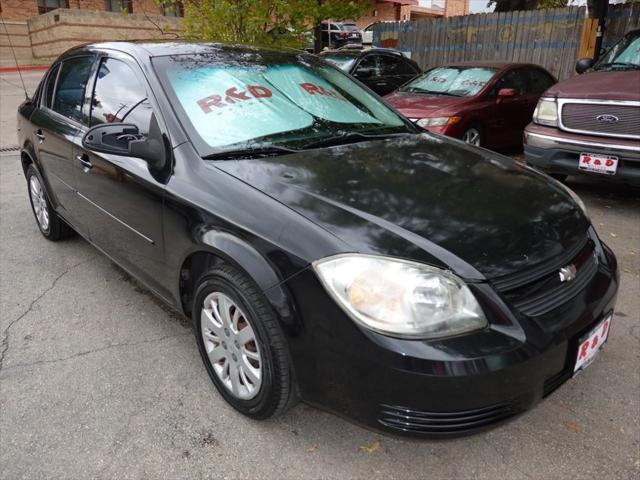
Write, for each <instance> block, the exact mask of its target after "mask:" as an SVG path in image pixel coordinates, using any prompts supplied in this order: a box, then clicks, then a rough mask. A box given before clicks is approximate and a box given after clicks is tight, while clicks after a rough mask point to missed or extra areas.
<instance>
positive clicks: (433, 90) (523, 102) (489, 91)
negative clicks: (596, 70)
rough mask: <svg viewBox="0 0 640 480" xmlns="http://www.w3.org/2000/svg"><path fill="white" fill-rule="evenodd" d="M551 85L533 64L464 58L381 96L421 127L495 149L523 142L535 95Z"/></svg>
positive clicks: (545, 72)
mask: <svg viewBox="0 0 640 480" xmlns="http://www.w3.org/2000/svg"><path fill="white" fill-rule="evenodd" d="M554 83H556V79H555V78H554V77H553V75H551V74H550V73H549V72H547V71H546V70H545V69H543V68H542V67H540V66H538V65H531V64H523V63H499V62H464V63H455V64H451V65H444V66H441V67H436V68H433V69H431V70H429V71H427V72H425V73H424V74H422V75H420V76H419V77H416V78H415V79H414V80H412V81H410V82H409V83H407V84H405V85H404V86H402V87H401V88H400V89H399V90H396V91H395V92H394V93H392V94H390V95H388V96H387V97H385V100H386V101H387V102H388V103H389V104H391V105H392V106H394V107H395V108H396V109H398V110H399V111H400V112H402V113H403V114H404V115H405V116H406V117H408V118H410V119H411V120H412V121H413V122H415V123H416V124H417V125H419V126H420V127H422V128H424V129H425V130H429V131H431V132H436V133H440V134H443V135H448V136H451V137H456V138H460V139H462V140H464V141H465V142H467V143H471V144H473V145H477V146H483V147H488V148H494V149H495V148H504V147H511V146H516V145H521V144H522V132H523V130H524V128H525V127H526V126H527V124H528V123H529V122H530V121H531V116H532V115H533V110H534V109H535V107H536V103H537V102H538V98H539V97H540V95H541V94H542V92H544V91H545V90H546V89H547V88H549V87H550V86H551V85H553V84H554Z"/></svg>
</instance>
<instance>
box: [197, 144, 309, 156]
mask: <svg viewBox="0 0 640 480" xmlns="http://www.w3.org/2000/svg"><path fill="white" fill-rule="evenodd" d="M298 151H299V150H298V149H296V148H289V147H279V146H277V145H270V146H268V147H253V148H241V149H238V150H224V151H222V152H216V153H212V154H210V155H205V156H204V157H202V158H204V159H205V160H219V159H224V160H234V159H238V158H258V157H277V156H279V155H286V154H288V153H295V152H298Z"/></svg>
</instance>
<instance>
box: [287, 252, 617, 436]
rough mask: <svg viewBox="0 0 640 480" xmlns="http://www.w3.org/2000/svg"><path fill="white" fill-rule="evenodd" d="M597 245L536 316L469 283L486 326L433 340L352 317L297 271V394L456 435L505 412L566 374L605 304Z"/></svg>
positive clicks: (607, 272)
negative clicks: (566, 288)
mask: <svg viewBox="0 0 640 480" xmlns="http://www.w3.org/2000/svg"><path fill="white" fill-rule="evenodd" d="M605 251H606V253H605V255H606V256H607V257H608V259H607V262H606V264H602V265H600V266H599V267H598V272H597V273H596V274H595V276H594V277H593V279H592V280H591V282H590V283H589V284H588V285H587V286H586V287H585V289H584V290H583V291H581V292H580V293H579V294H578V295H576V296H575V297H574V298H572V299H571V300H570V301H568V302H567V303H566V304H564V305H562V306H560V307H558V308H556V309H555V310H553V311H552V312H549V313H548V314H546V315H544V316H542V317H538V318H536V319H531V318H527V317H525V316H523V315H521V314H519V313H518V312H515V311H514V310H513V309H512V308H510V307H508V306H507V305H506V304H505V302H504V301H503V300H502V299H501V298H500V296H499V295H498V294H496V293H495V291H494V290H493V288H492V287H490V286H489V285H488V284H486V283H483V284H471V285H470V286H471V287H472V288H473V290H474V293H475V294H476V297H477V298H478V299H479V301H480V302H481V303H482V304H483V308H484V310H485V312H486V313H487V316H488V318H489V322H490V328H488V329H486V330H484V331H480V332H477V333H474V334H468V335H461V336H459V337H453V338H448V339H441V340H433V341H425V340H406V339H398V338H391V337H387V336H384V335H380V334H377V333H374V332H371V331H369V330H367V329H365V328H361V327H359V326H357V325H356V324H355V323H354V322H353V321H351V320H350V319H349V318H348V317H347V316H346V315H345V314H344V312H342V310H341V309H340V308H339V307H338V306H337V305H336V304H335V303H334V302H333V300H332V299H331V298H330V297H329V296H328V295H327V294H326V293H325V292H324V290H323V288H322V286H321V285H320V284H319V282H318V280H317V279H316V278H315V275H314V274H313V272H311V271H310V270H308V271H305V272H304V273H302V274H300V275H298V276H297V277H296V278H295V279H293V280H291V281H289V282H287V283H288V288H290V289H291V291H292V293H293V294H294V296H295V297H296V298H297V300H298V301H297V305H298V309H299V314H300V316H301V318H303V319H304V322H303V323H304V327H303V328H302V329H301V331H299V332H298V334H297V335H296V337H295V338H290V343H291V345H290V349H291V354H292V357H293V361H294V362H293V363H294V368H295V372H296V378H297V381H298V385H299V388H300V393H301V396H302V398H303V399H304V400H306V401H307V402H309V403H311V404H314V405H317V406H320V407H321V408H324V409H328V410H330V411H333V412H334V413H337V414H339V415H341V416H345V417H348V418H350V419H352V420H355V421H357V422H358V423H362V424H365V425H367V426H370V427H374V428H377V429H382V430H385V431H389V432H396V433H404V434H409V435H415V436H427V437H442V436H460V435H465V434H469V433H474V432H477V431H481V430H483V429H486V428H490V427H492V426H495V425H497V424H499V423H501V422H504V421H506V420H508V419H510V418H513V417H514V416H516V415H517V414H519V413H521V412H523V411H525V410H527V409H528V408H530V407H531V406H533V405H534V404H535V403H537V402H538V401H540V400H541V399H542V398H544V397H545V396H546V395H548V394H549V393H551V392H552V391H553V390H554V389H555V388H557V387H558V386H560V385H561V384H562V383H563V382H564V381H566V380H567V379H569V378H570V377H571V375H572V372H573V367H574V362H575V358H576V355H577V350H578V339H579V338H580V337H581V336H582V335H584V334H585V333H586V332H588V331H590V330H591V329H592V328H593V327H594V326H595V324H596V323H597V322H598V321H600V320H601V319H602V318H603V317H604V316H605V315H607V314H608V313H610V312H611V311H612V310H613V307H614V303H615V297H616V293H617V290H618V274H617V266H616V260H615V257H614V256H613V254H612V253H611V252H610V251H609V250H608V249H606V248H605ZM558 318H562V321H561V322H558ZM549 325H556V326H557V325H561V326H560V327H557V328H555V327H554V328H547V327H548V326H549ZM614 328H615V326H614Z"/></svg>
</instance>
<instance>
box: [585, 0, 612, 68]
mask: <svg viewBox="0 0 640 480" xmlns="http://www.w3.org/2000/svg"><path fill="white" fill-rule="evenodd" d="M608 8H609V0H587V9H588V10H587V13H588V15H589V18H597V19H598V29H597V30H596V45H595V52H594V53H593V61H594V62H597V61H598V58H600V51H601V50H602V37H603V36H604V32H605V30H606V25H605V24H606V22H607V10H608Z"/></svg>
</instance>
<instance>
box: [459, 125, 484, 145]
mask: <svg viewBox="0 0 640 480" xmlns="http://www.w3.org/2000/svg"><path fill="white" fill-rule="evenodd" d="M462 141H463V142H465V143H468V144H469V145H474V146H476V147H482V145H483V143H484V142H483V139H482V129H481V128H480V127H479V126H478V125H472V126H470V127H469V128H467V129H466V130H465V132H464V133H463V134H462Z"/></svg>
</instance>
